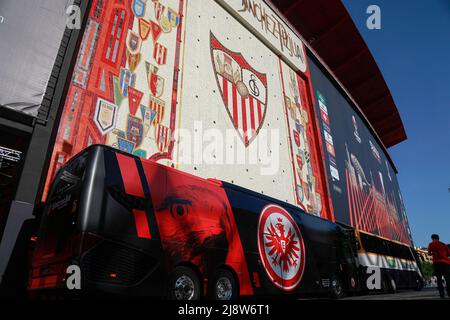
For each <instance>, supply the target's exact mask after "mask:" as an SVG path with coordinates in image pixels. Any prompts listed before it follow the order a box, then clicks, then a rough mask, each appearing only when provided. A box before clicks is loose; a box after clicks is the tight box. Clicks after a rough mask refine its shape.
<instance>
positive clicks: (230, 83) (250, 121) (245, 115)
mask: <svg viewBox="0 0 450 320" xmlns="http://www.w3.org/2000/svg"><path fill="white" fill-rule="evenodd" d="M211 58H212V63H213V66H214V71H215V75H216V80H217V84H218V86H219V90H220V93H221V95H222V99H223V102H224V104H225V109H226V111H227V113H228V115H229V116H230V119H231V122H232V124H233V126H234V128H235V129H236V130H237V132H238V133H239V136H240V137H241V139H242V141H243V142H244V144H245V146H246V147H247V146H249V145H250V143H251V142H252V141H253V139H255V137H256V136H257V135H258V132H259V130H260V129H261V127H262V125H263V122H264V118H265V115H266V109H267V77H266V75H265V74H263V73H260V72H258V71H256V70H255V69H254V68H253V67H251V66H250V64H249V63H248V62H247V61H246V60H245V58H244V57H243V55H242V54H240V53H236V52H233V51H231V50H229V49H227V48H225V47H224V46H223V45H222V44H221V43H220V42H219V41H218V40H217V39H216V37H215V36H214V35H213V34H212V33H211Z"/></svg>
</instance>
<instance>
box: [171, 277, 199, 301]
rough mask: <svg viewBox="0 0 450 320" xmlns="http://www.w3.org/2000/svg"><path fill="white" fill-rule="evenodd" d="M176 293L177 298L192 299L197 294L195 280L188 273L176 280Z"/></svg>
mask: <svg viewBox="0 0 450 320" xmlns="http://www.w3.org/2000/svg"><path fill="white" fill-rule="evenodd" d="M174 293H175V298H176V299H177V300H192V298H193V297H194V294H195V284H194V281H193V280H192V279H191V278H190V277H188V276H187V275H182V276H181V277H179V278H178V279H177V280H176V281H175V288H174Z"/></svg>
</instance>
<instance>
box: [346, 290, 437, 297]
mask: <svg viewBox="0 0 450 320" xmlns="http://www.w3.org/2000/svg"><path fill="white" fill-rule="evenodd" d="M342 300H441V299H440V298H439V292H438V290H437V289H436V288H425V289H423V290H422V291H398V292H397V293H394V294H371V295H366V296H356V297H347V298H344V299H342Z"/></svg>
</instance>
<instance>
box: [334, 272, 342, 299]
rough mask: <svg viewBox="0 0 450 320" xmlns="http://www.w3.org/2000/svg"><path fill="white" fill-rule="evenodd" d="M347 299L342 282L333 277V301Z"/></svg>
mask: <svg viewBox="0 0 450 320" xmlns="http://www.w3.org/2000/svg"><path fill="white" fill-rule="evenodd" d="M343 297H345V291H344V287H343V286H342V283H341V280H340V279H339V277H336V276H335V277H333V279H332V281H331V298H332V299H341V298H343Z"/></svg>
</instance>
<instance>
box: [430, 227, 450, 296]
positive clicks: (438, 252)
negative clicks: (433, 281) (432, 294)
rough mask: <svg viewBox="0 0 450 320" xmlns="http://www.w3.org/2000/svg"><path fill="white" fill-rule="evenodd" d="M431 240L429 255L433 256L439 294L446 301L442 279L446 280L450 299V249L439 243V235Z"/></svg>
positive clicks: (435, 235) (434, 235)
mask: <svg viewBox="0 0 450 320" xmlns="http://www.w3.org/2000/svg"><path fill="white" fill-rule="evenodd" d="M431 240H432V241H431V243H430V244H429V245H428V254H429V255H431V256H433V268H434V275H435V276H436V278H437V285H438V290H439V294H440V296H441V298H442V299H444V298H445V292H444V285H443V283H442V278H445V283H446V287H447V295H448V296H449V297H450V259H449V257H450V249H449V247H448V246H447V245H446V244H445V243H442V242H441V241H439V236H438V235H437V234H433V235H432V236H431Z"/></svg>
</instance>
